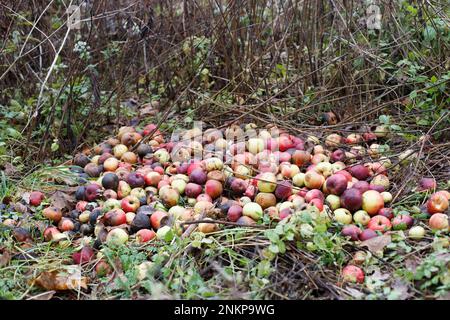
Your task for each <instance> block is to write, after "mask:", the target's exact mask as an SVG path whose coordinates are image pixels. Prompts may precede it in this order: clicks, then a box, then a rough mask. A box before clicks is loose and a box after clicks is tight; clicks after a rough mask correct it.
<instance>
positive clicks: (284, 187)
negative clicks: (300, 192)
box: [275, 180, 292, 200]
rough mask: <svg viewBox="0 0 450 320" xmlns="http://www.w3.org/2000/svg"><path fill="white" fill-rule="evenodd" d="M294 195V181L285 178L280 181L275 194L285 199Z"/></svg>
mask: <svg viewBox="0 0 450 320" xmlns="http://www.w3.org/2000/svg"><path fill="white" fill-rule="evenodd" d="M291 195H292V182H290V181H289V180H284V181H281V182H280V183H278V185H277V187H276V189H275V196H276V197H277V198H278V199H280V200H285V199H287V198H289V197H290V196H291Z"/></svg>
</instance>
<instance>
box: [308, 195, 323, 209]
mask: <svg viewBox="0 0 450 320" xmlns="http://www.w3.org/2000/svg"><path fill="white" fill-rule="evenodd" d="M308 205H309V206H315V207H316V208H317V209H319V211H322V210H323V200H322V199H318V198H315V199H312V200H311V201H310V202H309V203H308Z"/></svg>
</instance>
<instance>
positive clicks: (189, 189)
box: [184, 182, 203, 198]
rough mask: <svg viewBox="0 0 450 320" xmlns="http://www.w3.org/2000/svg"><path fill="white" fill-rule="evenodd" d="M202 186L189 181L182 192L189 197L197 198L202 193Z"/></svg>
mask: <svg viewBox="0 0 450 320" xmlns="http://www.w3.org/2000/svg"><path fill="white" fill-rule="evenodd" d="M202 190H203V188H202V186H201V185H198V184H196V183H192V182H189V183H188V184H187V185H186V188H185V189H184V194H185V195H186V196H187V197H189V198H197V197H198V195H199V194H201V193H202Z"/></svg>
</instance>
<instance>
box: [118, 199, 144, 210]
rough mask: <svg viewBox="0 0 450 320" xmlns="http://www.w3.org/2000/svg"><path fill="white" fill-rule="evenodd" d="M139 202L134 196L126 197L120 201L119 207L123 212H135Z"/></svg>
mask: <svg viewBox="0 0 450 320" xmlns="http://www.w3.org/2000/svg"><path fill="white" fill-rule="evenodd" d="M140 205H141V202H140V200H139V199H138V197H135V196H131V195H130V196H126V197H125V198H123V199H122V201H121V203H120V206H121V207H122V210H123V211H124V212H136V211H137V209H138V208H139V207H140Z"/></svg>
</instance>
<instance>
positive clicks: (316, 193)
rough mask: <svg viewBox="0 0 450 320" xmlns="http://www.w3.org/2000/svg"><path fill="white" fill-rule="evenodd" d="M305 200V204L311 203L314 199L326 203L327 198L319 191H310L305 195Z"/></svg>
mask: <svg viewBox="0 0 450 320" xmlns="http://www.w3.org/2000/svg"><path fill="white" fill-rule="evenodd" d="M304 198H305V202H311V200H312V199H320V200H322V201H324V199H325V196H324V195H323V193H322V191H320V190H317V189H312V190H309V191H308V192H307V193H306V194H305V197H304ZM336 209H337V208H336Z"/></svg>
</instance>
